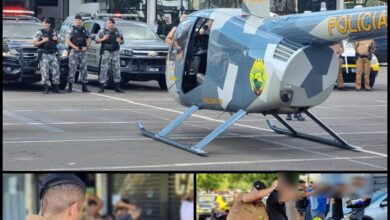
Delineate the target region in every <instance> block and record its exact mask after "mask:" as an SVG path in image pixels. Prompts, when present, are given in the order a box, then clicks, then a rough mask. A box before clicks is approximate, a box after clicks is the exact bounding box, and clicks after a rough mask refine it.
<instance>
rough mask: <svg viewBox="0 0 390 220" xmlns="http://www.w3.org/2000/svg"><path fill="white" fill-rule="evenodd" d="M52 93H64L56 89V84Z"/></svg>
mask: <svg viewBox="0 0 390 220" xmlns="http://www.w3.org/2000/svg"><path fill="white" fill-rule="evenodd" d="M53 93H64V92H63V91H62V90H60V88H59V87H58V84H54V85H53Z"/></svg>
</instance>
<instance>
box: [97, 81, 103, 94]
mask: <svg viewBox="0 0 390 220" xmlns="http://www.w3.org/2000/svg"><path fill="white" fill-rule="evenodd" d="M98 92H99V93H103V92H104V83H100V89H99V91H98Z"/></svg>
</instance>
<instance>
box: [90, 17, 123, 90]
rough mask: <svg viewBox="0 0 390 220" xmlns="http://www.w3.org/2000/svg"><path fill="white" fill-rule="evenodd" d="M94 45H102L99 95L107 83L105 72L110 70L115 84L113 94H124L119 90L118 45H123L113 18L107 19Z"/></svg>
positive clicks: (121, 36)
mask: <svg viewBox="0 0 390 220" xmlns="http://www.w3.org/2000/svg"><path fill="white" fill-rule="evenodd" d="M96 43H102V46H101V49H100V51H101V53H100V54H101V62H100V74H99V83H100V89H99V93H102V92H104V87H105V83H106V82H107V79H108V77H107V71H108V69H109V68H112V73H113V77H114V83H115V92H121V93H124V91H123V90H122V89H121V88H120V82H121V66H120V59H119V48H120V45H119V44H123V43H124V40H123V35H122V33H121V32H120V31H119V30H118V28H116V27H115V20H114V19H113V18H109V19H107V23H106V27H105V28H104V29H102V30H100V31H99V33H98V35H97V37H96Z"/></svg>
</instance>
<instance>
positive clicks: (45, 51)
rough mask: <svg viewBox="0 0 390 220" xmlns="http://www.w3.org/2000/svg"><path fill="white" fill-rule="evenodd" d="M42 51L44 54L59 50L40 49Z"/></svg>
mask: <svg viewBox="0 0 390 220" xmlns="http://www.w3.org/2000/svg"><path fill="white" fill-rule="evenodd" d="M40 52H42V53H44V54H53V53H56V52H57V51H56V50H44V49H40Z"/></svg>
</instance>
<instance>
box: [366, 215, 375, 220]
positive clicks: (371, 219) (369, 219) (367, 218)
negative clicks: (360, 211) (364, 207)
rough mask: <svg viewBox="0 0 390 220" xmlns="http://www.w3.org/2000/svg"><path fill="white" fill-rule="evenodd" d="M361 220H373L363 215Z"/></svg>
mask: <svg viewBox="0 0 390 220" xmlns="http://www.w3.org/2000/svg"><path fill="white" fill-rule="evenodd" d="M363 220H374V219H373V218H371V217H370V216H367V215H365V216H363Z"/></svg>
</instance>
